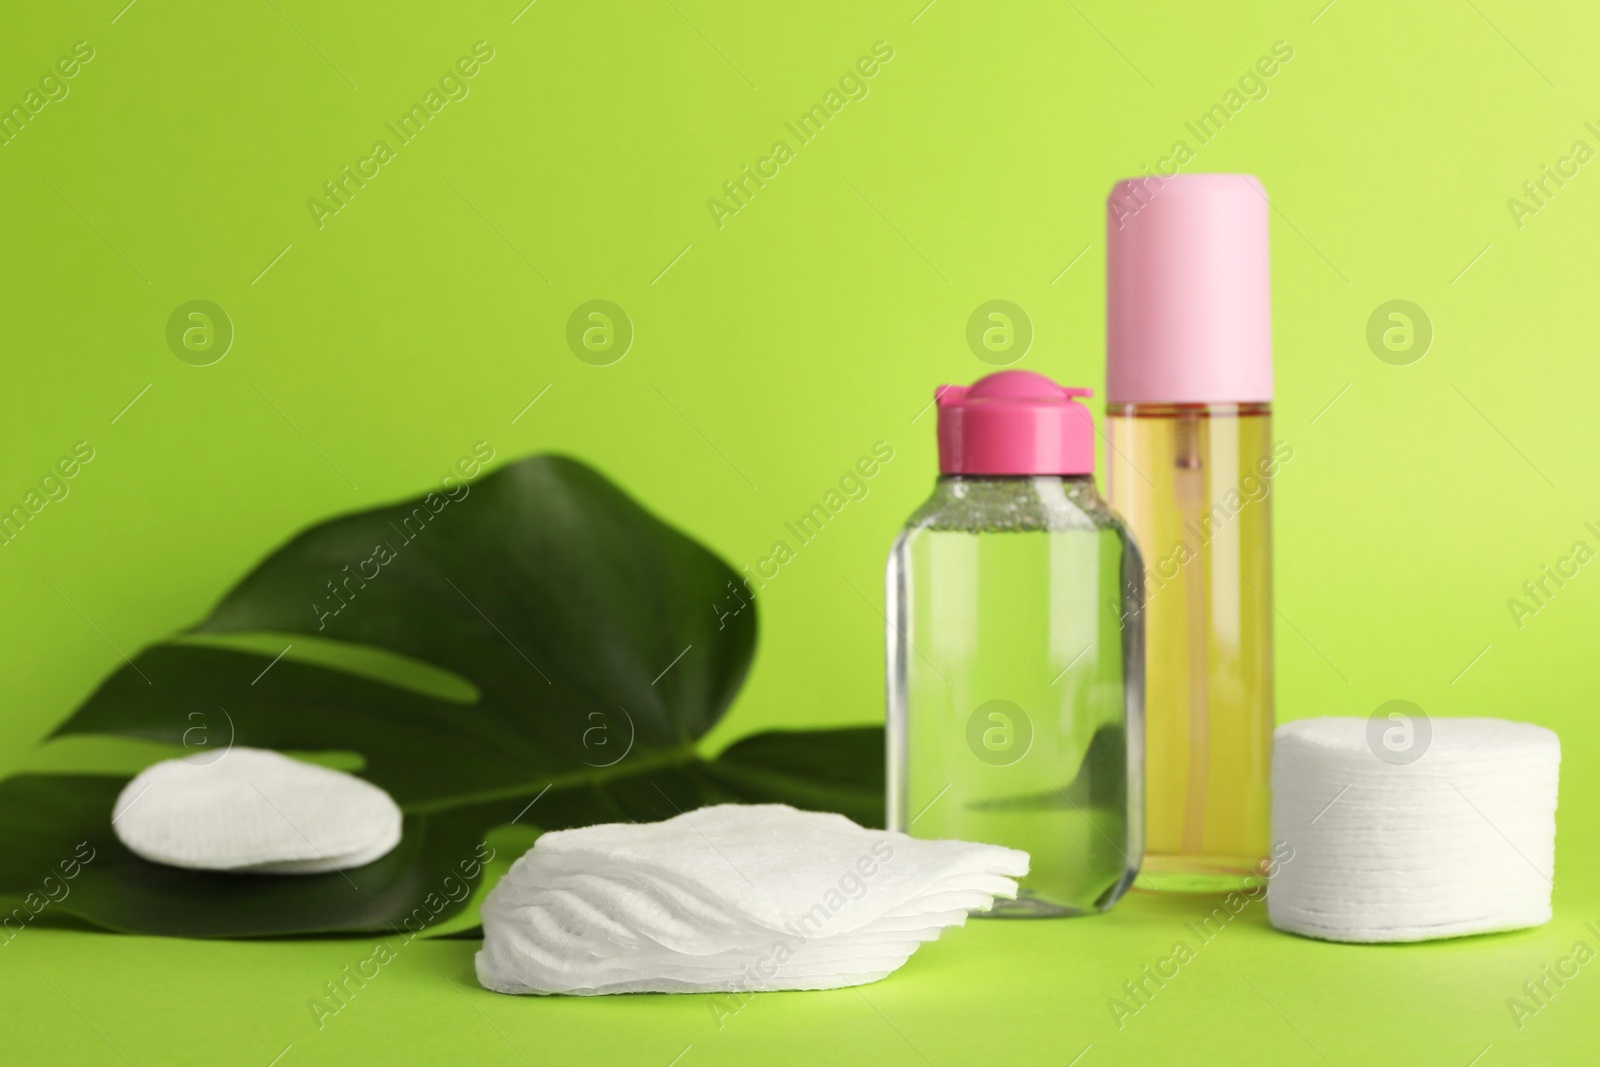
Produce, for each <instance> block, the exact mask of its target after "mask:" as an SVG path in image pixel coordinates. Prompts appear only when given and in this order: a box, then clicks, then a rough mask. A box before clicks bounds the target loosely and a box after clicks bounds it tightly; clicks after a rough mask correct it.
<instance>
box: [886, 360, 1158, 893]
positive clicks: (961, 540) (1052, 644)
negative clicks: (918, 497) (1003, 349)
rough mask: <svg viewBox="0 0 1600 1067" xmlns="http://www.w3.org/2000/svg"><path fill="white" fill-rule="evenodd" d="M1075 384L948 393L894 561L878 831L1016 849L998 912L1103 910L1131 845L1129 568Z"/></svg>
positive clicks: (1138, 740) (1133, 688) (1027, 380)
mask: <svg viewBox="0 0 1600 1067" xmlns="http://www.w3.org/2000/svg"><path fill="white" fill-rule="evenodd" d="M1086 395H1088V390H1083V389H1065V388H1062V387H1061V386H1058V385H1056V384H1055V383H1054V382H1052V381H1050V380H1049V379H1048V378H1044V377H1042V376H1040V375H1037V374H1032V373H1029V372H1026V371H1002V372H1000V373H998V374H992V375H990V376H988V377H987V378H984V379H982V380H981V381H979V382H977V383H976V384H974V385H972V386H971V387H960V386H945V387H942V388H941V389H940V390H939V391H938V394H937V399H938V409H939V451H940V471H941V474H940V477H939V479H938V481H937V483H936V484H935V486H934V490H933V495H932V496H931V497H930V498H929V499H928V501H927V502H926V503H925V504H924V505H923V506H922V507H921V508H919V509H918V510H917V512H916V513H915V514H914V515H913V516H912V517H911V519H910V521H909V522H908V523H907V524H906V527H905V529H904V530H903V531H902V532H901V534H900V536H899V538H898V539H897V540H896V541H895V544H894V548H893V550H892V552H891V553H890V557H889V565H888V572H887V594H886V596H887V600H886V603H887V607H888V611H887V617H888V626H887V629H886V635H887V641H888V703H889V711H888V747H889V751H888V759H889V768H888V769H889V776H888V780H889V795H888V812H889V828H890V829H893V830H900V831H903V832H906V833H909V834H912V835H914V836H916V837H923V838H959V839H963V840H968V841H982V842H985V843H989V844H997V845H1005V846H1008V847H1011V848H1019V849H1023V850H1024V851H1026V852H1028V854H1029V855H1030V857H1031V862H1030V870H1029V873H1028V875H1027V876H1026V877H1025V878H1023V879H1022V880H1021V882H1020V888H1019V895H1018V897H1017V899H1016V900H1015V901H998V902H996V906H995V909H994V912H993V913H992V914H996V915H1002V916H1012V915H1018V916H1051V915H1080V914H1087V913H1093V912H1098V911H1104V910H1105V909H1106V908H1109V907H1110V906H1111V905H1112V904H1113V903H1115V902H1116V901H1117V900H1118V899H1119V898H1120V897H1121V896H1122V894H1123V893H1124V892H1126V891H1127V889H1128V887H1129V886H1130V885H1131V884H1132V883H1133V880H1134V878H1135V877H1136V875H1137V873H1138V868H1139V861H1140V855H1141V851H1142V847H1143V845H1142V835H1143V826H1144V821H1143V820H1144V816H1143V810H1142V802H1143V783H1142V768H1143V746H1144V742H1143V711H1142V708H1143V703H1142V702H1143V671H1144V650H1143V645H1142V633H1143V629H1142V628H1143V618H1142V614H1141V612H1140V610H1139V605H1140V596H1141V593H1140V589H1141V584H1140V583H1141V575H1142V567H1141V564H1140V559H1139V555H1138V550H1137V549H1136V548H1135V546H1134V544H1133V541H1132V539H1131V537H1130V536H1129V534H1128V531H1127V529H1126V528H1125V527H1124V526H1123V524H1122V522H1121V521H1120V520H1119V519H1118V518H1117V517H1116V516H1115V515H1113V514H1112V513H1111V511H1110V509H1109V508H1108V507H1107V506H1106V504H1105V502H1104V501H1103V500H1102V499H1101V498H1100V494H1099V492H1098V491H1097V489H1096V487H1095V483H1094V477H1093V468H1094V430H1093V425H1092V416H1091V415H1090V414H1089V411H1088V409H1087V408H1085V407H1084V406H1083V405H1081V404H1078V403H1076V402H1075V398H1076V397H1080V396H1086Z"/></svg>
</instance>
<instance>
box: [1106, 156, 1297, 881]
mask: <svg viewBox="0 0 1600 1067" xmlns="http://www.w3.org/2000/svg"><path fill="white" fill-rule="evenodd" d="M1267 211H1268V208H1267V194H1266V190H1265V189H1263V188H1262V187H1261V183H1260V182H1259V181H1257V180H1256V179H1255V178H1252V177H1250V176H1248V175H1243V174H1186V175H1179V176H1177V177H1174V178H1165V179H1161V178H1151V179H1137V180H1133V181H1125V182H1121V183H1119V184H1118V185H1117V186H1116V187H1114V188H1113V189H1112V192H1111V196H1110V197H1109V199H1108V200H1107V214H1106V227H1107V230H1106V236H1107V279H1106V345H1107V364H1106V400H1107V405H1106V414H1107V419H1106V428H1107V435H1106V440H1107V444H1108V446H1109V447H1108V452H1109V454H1108V457H1107V462H1106V470H1107V473H1106V487H1107V491H1108V493H1109V496H1110V500H1111V506H1112V507H1114V508H1115V509H1116V511H1117V514H1119V515H1121V516H1122V517H1123V519H1124V520H1126V521H1127V523H1128V525H1129V527H1130V528H1131V529H1132V530H1133V532H1134V536H1135V537H1137V538H1138V540H1139V544H1140V546H1141V547H1142V548H1143V550H1144V562H1145V568H1146V572H1145V583H1144V584H1145V607H1144V615H1145V638H1146V643H1145V650H1146V657H1147V668H1146V671H1147V678H1148V687H1147V690H1146V694H1145V700H1146V706H1147V709H1148V717H1147V725H1148V728H1149V736H1148V745H1147V748H1146V751H1145V773H1146V776H1147V777H1146V803H1145V812H1146V817H1145V848H1146V853H1145V860H1144V872H1143V875H1142V876H1141V878H1140V881H1139V885H1140V888H1149V889H1157V890H1171V891H1177V892H1222V891H1226V890H1229V889H1235V888H1239V887H1241V886H1243V885H1245V884H1246V881H1247V879H1249V878H1250V877H1251V876H1259V874H1260V873H1261V869H1260V868H1261V864H1262V862H1263V861H1264V859H1265V857H1266V855H1267V851H1268V846H1269V844H1270V834H1271V826H1270V818H1269V817H1270V810H1271V795H1270V785H1271V766H1272V729H1273V679H1272V624H1273V616H1274V609H1273V607H1272V501H1271V497H1270V494H1271V491H1272V479H1273V477H1274V476H1275V475H1276V473H1277V470H1278V467H1279V466H1280V465H1281V463H1282V462H1283V461H1284V460H1285V459H1287V458H1290V457H1292V456H1293V450H1292V449H1290V448H1289V447H1288V446H1287V445H1278V446H1274V445H1273V444H1272V415H1271V400H1272V339H1271V315H1270V303H1269V298H1270V293H1269V285H1268V280H1269V279H1268V262H1267V221H1268V220H1267Z"/></svg>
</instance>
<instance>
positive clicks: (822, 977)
mask: <svg viewBox="0 0 1600 1067" xmlns="http://www.w3.org/2000/svg"><path fill="white" fill-rule="evenodd" d="M1027 870H1028V854H1027V853H1025V852H1018V851H1015V850H1014V849H1008V848H1000V847H998V846H994V845H974V844H968V843H966V842H963V841H921V840H917V839H915V838H911V837H907V836H906V835H904V834H898V833H888V832H886V831H881V830H864V829H862V828H861V827H860V826H857V825H856V824H855V823H853V822H851V821H850V820H849V819H847V818H845V817H844V816H842V815H830V814H822V813H818V812H806V811H796V810H795V809H794V808H791V807H788V806H786V805H782V804H759V805H749V806H741V805H735V804H724V805H720V806H718V807H711V808H701V809H700V810H698V811H691V812H688V813H686V814H683V815H679V816H678V817H677V818H674V819H668V820H667V821H666V822H659V823H645V824H627V823H614V824H610V825H605V826H591V827H588V828H585V829H581V830H562V831H559V832H556V833H549V834H545V835H544V836H543V837H541V838H539V840H538V842H537V843H536V844H535V845H534V847H533V848H532V849H531V850H530V851H529V852H528V853H527V854H526V855H524V856H523V857H522V858H521V859H519V860H518V861H517V862H516V864H514V865H513V866H512V868H511V870H510V872H509V873H508V874H507V875H506V876H505V877H504V878H503V879H501V881H500V883H499V884H498V885H496V886H495V888H494V891H493V892H491V893H490V894H489V896H488V899H486V900H485V901H484V904H483V907H482V909H481V914H482V917H483V934H484V941H483V949H482V951H480V952H479V953H478V957H477V964H478V981H480V982H482V983H483V985H484V986H486V987H488V988H489V989H494V990H498V991H499V992H502V993H579V994H596V993H634V992H665V993H689V992H753V991H756V990H770V989H834V988H838V987H840V986H849V985H861V984H863V983H866V982H875V981H877V980H878V979H880V978H883V977H885V976H886V975H888V974H889V973H890V972H892V971H894V970H895V969H896V968H898V967H899V966H900V965H901V964H903V963H905V961H906V959H907V958H908V957H910V955H911V954H912V953H913V952H915V951H916V950H917V947H918V946H919V945H921V944H922V942H924V941H932V940H933V939H935V938H937V937H938V936H939V932H940V931H941V930H943V929H944V928H945V927H947V926H959V925H961V924H962V923H963V922H965V921H966V916H967V913H968V911H972V910H980V911H982V910H987V909H988V908H989V907H990V906H991V905H992V904H993V902H994V898H995V897H1005V898H1011V897H1014V896H1015V895H1016V892H1017V883H1016V881H1015V879H1016V878H1018V877H1020V876H1022V875H1023V874H1026V873H1027Z"/></svg>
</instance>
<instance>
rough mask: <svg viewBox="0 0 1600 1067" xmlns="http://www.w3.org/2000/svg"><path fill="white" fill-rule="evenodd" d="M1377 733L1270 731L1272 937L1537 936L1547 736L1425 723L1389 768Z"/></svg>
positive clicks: (1546, 881)
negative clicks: (1526, 930) (1274, 855)
mask: <svg viewBox="0 0 1600 1067" xmlns="http://www.w3.org/2000/svg"><path fill="white" fill-rule="evenodd" d="M1385 725H1386V724H1385V723H1384V722H1383V720H1378V722H1377V723H1376V724H1374V723H1372V722H1370V721H1369V720H1367V719H1359V718H1326V719H1303V720H1301V721H1299V722H1291V723H1285V724H1284V725H1282V726H1280V727H1278V730H1277V734H1276V744H1275V746H1274V751H1273V756H1272V794H1273V795H1272V835H1273V840H1274V841H1275V842H1276V843H1277V844H1276V849H1277V850H1279V851H1281V852H1282V854H1283V855H1282V856H1281V857H1280V859H1279V862H1278V865H1277V869H1276V871H1275V872H1274V874H1273V876H1272V882H1271V887H1270V890H1269V892H1268V894H1267V913H1268V916H1269V918H1270V920H1271V922H1272V925H1274V926H1276V927H1277V928H1278V929H1280V930H1288V931H1290V932H1291V933H1297V934H1304V935H1306V936H1308V937H1317V938H1323V939H1325V940H1329V941H1423V940H1428V939H1431V938H1440V937H1457V936H1461V935H1463V934H1479V933H1487V932H1490V931H1495V930H1515V929H1519V928H1522V927H1527V926H1538V925H1540V924H1541V923H1545V922H1548V921H1549V919H1550V891H1551V888H1552V879H1554V877H1555V835H1556V823H1555V812H1556V786H1557V778H1558V775H1559V771H1560V766H1561V743H1560V741H1559V740H1558V739H1557V737H1556V735H1555V734H1553V733H1551V732H1550V731H1549V730H1546V729H1544V728H1543V727H1540V726H1534V725H1532V724H1531V723H1520V722H1507V721H1505V720H1503V719H1431V720H1427V721H1426V731H1427V733H1426V734H1424V733H1423V732H1422V728H1420V727H1419V728H1418V729H1417V732H1416V733H1415V734H1414V735H1413V736H1412V738H1411V740H1412V742H1413V743H1414V744H1415V745H1416V748H1415V749H1413V750H1412V751H1411V752H1407V753H1404V754H1396V753H1393V752H1391V751H1389V750H1387V749H1386V748H1385V747H1384V743H1383V732H1382V730H1380V729H1377V727H1381V726H1385ZM1413 725H1414V726H1415V725H1417V724H1413ZM1418 751H1420V755H1418V754H1415V753H1416V752H1418ZM1285 846H1287V847H1285Z"/></svg>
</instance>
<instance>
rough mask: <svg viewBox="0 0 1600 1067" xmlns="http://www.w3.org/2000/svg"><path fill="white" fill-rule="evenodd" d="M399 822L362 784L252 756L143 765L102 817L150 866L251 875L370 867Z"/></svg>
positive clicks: (244, 752) (245, 751) (247, 752)
mask: <svg viewBox="0 0 1600 1067" xmlns="http://www.w3.org/2000/svg"><path fill="white" fill-rule="evenodd" d="M400 821H401V820H400V809H399V807H398V806H396V804H395V802H394V801H393V800H392V799H391V798H390V796H389V794H388V793H385V792H384V791H383V790H382V789H379V788H378V787H377V786H375V785H373V784H372V783H370V782H366V781H363V780H361V779H360V778H357V777H355V776H354V775H351V774H345V773H344V772H342V771H330V770H328V769H327V768H325V767H317V766H313V765H312V764H309V763H302V762H300V761H299V760H294V759H290V758H288V757H287V756H281V755H279V754H278V753H276V752H269V751H267V750H265V749H259V748H232V749H229V750H228V751H227V752H226V753H225V754H224V755H223V756H222V757H221V758H220V759H215V758H211V759H210V760H209V762H205V763H198V762H196V763H190V762H188V761H187V760H182V759H172V760H166V761H164V762H162V763H157V764H156V765H154V766H153V767H147V768H145V769H144V770H143V771H141V772H140V773H139V774H138V775H137V776H136V777H135V778H134V779H133V780H132V781H131V782H129V783H128V784H127V786H126V788H124V789H123V790H122V794H121V795H120V796H118V797H117V803H116V806H115V808H114V809H113V812H112V817H111V825H112V829H113V830H115V831H116V834H117V838H118V839H119V840H120V841H121V842H122V843H123V844H124V845H126V846H127V847H128V850H129V851H130V852H132V853H133V854H134V855H136V856H139V857H141V858H143V859H147V860H149V861H150V862H152V863H164V864H166V865H168V866H170V867H187V868H190V869H192V870H202V871H239V872H247V873H256V874H320V873H322V872H325V871H338V870H345V869H347V868H350V867H359V866H361V865H362V864H365V863H371V862H372V861H373V860H375V859H377V858H379V857H380V856H383V855H384V854H386V853H387V852H389V851H390V850H391V849H393V848H394V846H395V845H397V844H399V842H400Z"/></svg>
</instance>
